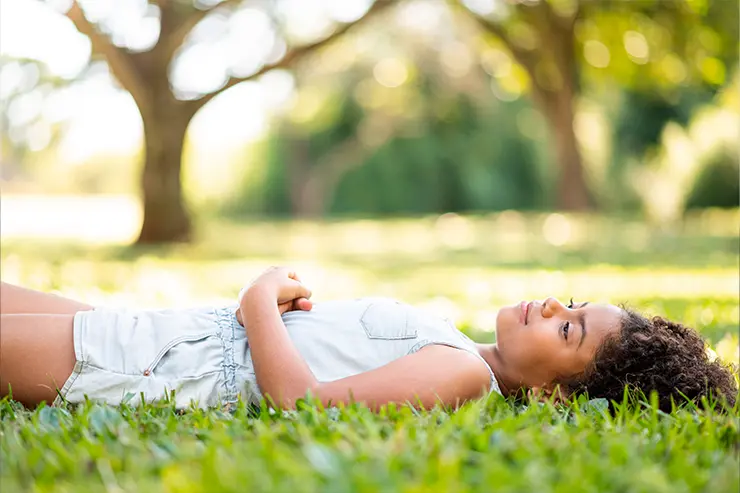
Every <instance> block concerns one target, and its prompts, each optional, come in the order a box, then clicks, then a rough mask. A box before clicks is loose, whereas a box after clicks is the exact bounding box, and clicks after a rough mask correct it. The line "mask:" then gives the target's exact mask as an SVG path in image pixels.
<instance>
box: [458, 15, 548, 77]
mask: <svg viewBox="0 0 740 493" xmlns="http://www.w3.org/2000/svg"><path fill="white" fill-rule="evenodd" d="M463 8H465V7H463ZM470 16H471V17H472V18H473V19H474V20H475V21H476V22H477V23H478V26H480V27H481V28H483V30H484V31H488V32H490V33H491V34H493V35H494V36H496V37H497V38H499V39H500V40H501V41H502V42H503V43H504V44H505V45H506V47H507V48H508V49H509V51H510V52H511V54H512V55H513V56H514V59H516V61H517V62H519V64H521V66H522V67H524V69H525V70H526V71H527V73H528V74H529V76H530V78H531V79H532V80H533V81H534V79H535V70H536V68H537V62H538V58H537V55H535V54H534V53H531V52H529V51H527V50H525V49H524V48H522V47H520V46H519V45H517V44H516V43H515V42H514V40H512V39H511V36H509V33H507V32H506V30H505V29H504V27H503V26H502V25H500V24H497V23H496V22H494V21H492V20H489V19H486V18H484V17H481V16H479V15H478V14H476V13H474V12H470Z"/></svg>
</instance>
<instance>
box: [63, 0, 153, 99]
mask: <svg viewBox="0 0 740 493" xmlns="http://www.w3.org/2000/svg"><path fill="white" fill-rule="evenodd" d="M66 15H67V17H68V18H69V19H70V20H71V21H72V22H73V23H74V25H75V27H76V28H77V30H78V31H79V32H80V33H82V34H84V35H85V36H87V37H88V39H90V44H91V45H92V51H93V53H94V54H98V55H100V56H102V57H104V58H105V60H106V62H108V67H110V70H111V72H112V73H113V76H114V77H115V78H116V79H118V82H120V83H121V86H123V88H124V89H125V90H127V91H128V92H129V93H131V96H132V97H133V98H134V101H136V104H137V105H138V106H139V108H140V109H143V108H145V107H146V106H147V105H148V104H149V101H147V99H148V98H147V97H146V91H145V90H144V85H143V84H142V83H141V80H140V78H139V75H138V74H137V71H136V67H135V65H134V61H133V58H132V56H131V54H130V53H127V52H126V51H125V50H124V49H122V48H118V47H117V46H115V45H114V44H113V43H111V41H110V40H109V39H108V37H107V36H105V35H103V34H101V33H100V32H98V30H97V29H95V26H93V25H92V23H90V21H88V20H87V17H85V14H84V12H83V11H82V9H81V8H80V6H79V4H78V3H77V2H76V1H73V2H72V6H71V7H70V9H69V10H68V11H67V14H66Z"/></svg>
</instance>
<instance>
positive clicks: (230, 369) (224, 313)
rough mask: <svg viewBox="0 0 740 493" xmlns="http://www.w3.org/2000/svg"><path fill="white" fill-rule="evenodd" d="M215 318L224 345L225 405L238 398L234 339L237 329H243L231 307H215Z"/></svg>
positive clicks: (223, 399) (223, 400) (232, 402)
mask: <svg viewBox="0 0 740 493" xmlns="http://www.w3.org/2000/svg"><path fill="white" fill-rule="evenodd" d="M215 312H216V319H217V321H218V326H219V328H220V329H221V334H220V336H221V341H222V343H223V347H224V385H223V397H222V402H223V403H224V405H225V406H226V407H228V406H229V405H231V404H234V403H235V402H236V401H237V400H238V398H239V394H240V392H239V389H238V388H237V384H236V372H237V364H236V358H235V351H234V339H235V337H236V334H237V331H239V330H243V329H242V327H241V326H240V325H239V322H238V321H237V319H236V316H235V314H234V309H233V308H231V307H225V308H217V309H216V310H215Z"/></svg>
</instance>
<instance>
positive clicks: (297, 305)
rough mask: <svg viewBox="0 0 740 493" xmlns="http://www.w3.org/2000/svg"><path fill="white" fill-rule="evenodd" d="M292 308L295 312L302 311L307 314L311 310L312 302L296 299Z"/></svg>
mask: <svg viewBox="0 0 740 493" xmlns="http://www.w3.org/2000/svg"><path fill="white" fill-rule="evenodd" d="M293 307H294V309H295V310H303V311H306V312H308V311H311V308H313V302H311V300H308V299H306V298H298V299H297V300H294V301H293Z"/></svg>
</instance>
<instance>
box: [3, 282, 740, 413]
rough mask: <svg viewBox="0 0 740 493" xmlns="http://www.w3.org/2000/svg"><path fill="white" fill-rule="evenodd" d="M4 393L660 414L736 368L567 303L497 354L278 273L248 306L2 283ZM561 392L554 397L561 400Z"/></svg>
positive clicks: (510, 320) (505, 320) (247, 297)
mask: <svg viewBox="0 0 740 493" xmlns="http://www.w3.org/2000/svg"><path fill="white" fill-rule="evenodd" d="M0 296H1V301H2V303H1V304H0V307H1V309H2V337H0V386H1V387H2V395H3V396H5V395H7V394H8V393H9V392H12V397H13V398H14V399H15V400H18V401H20V402H22V403H23V404H25V405H27V406H35V405H37V404H39V403H41V402H43V401H46V402H52V401H54V402H55V404H60V403H63V402H65V401H66V402H70V403H77V402H81V401H83V400H84V399H85V396H88V397H89V398H90V399H93V400H99V401H104V402H107V403H110V404H114V405H115V404H118V403H120V402H121V400H122V398H123V397H124V396H125V395H126V394H127V393H133V394H134V395H135V397H134V401H133V402H137V401H138V400H139V398H140V395H141V394H142V393H143V395H144V398H145V399H146V400H156V399H160V398H163V397H164V396H165V393H166V392H168V391H171V390H176V393H175V404H176V406H177V407H179V408H186V407H188V406H189V405H190V404H191V402H195V403H196V404H197V405H198V406H200V407H210V406H218V405H227V404H229V403H233V402H235V401H237V400H238V399H239V398H242V399H243V400H245V401H247V402H248V403H251V404H255V405H259V404H260V402H261V400H262V398H263V397H265V398H267V399H268V401H271V402H273V403H274V404H275V405H276V406H279V407H282V408H286V409H289V408H292V407H294V406H295V403H296V400H297V399H299V398H302V397H304V396H306V394H307V393H310V394H311V395H312V396H314V397H315V398H317V399H320V400H321V402H323V403H324V404H325V405H336V404H338V403H347V402H350V401H353V400H354V401H357V402H363V403H365V404H367V405H368V406H370V407H372V408H374V409H377V408H378V407H379V406H381V405H383V404H386V403H390V402H396V403H407V402H410V403H412V404H414V405H417V406H418V405H421V406H423V407H425V408H429V407H432V406H434V405H435V404H437V403H443V404H445V405H449V406H457V405H459V404H460V403H462V402H465V401H468V400H471V399H476V398H478V397H481V396H484V395H486V394H487V393H489V392H500V393H502V394H503V395H518V394H520V393H523V392H533V393H535V394H536V395H540V396H551V397H552V398H554V399H557V398H562V397H564V396H570V395H572V394H577V393H582V392H588V394H589V396H590V397H591V398H596V397H603V398H606V399H608V400H610V401H611V400H616V401H620V400H621V398H622V396H623V392H624V386H625V384H629V385H631V386H633V387H634V388H636V389H638V390H641V391H643V392H644V393H645V394H648V393H649V392H651V391H653V390H654V391H657V393H658V398H659V405H660V408H661V409H662V410H664V411H670V410H671V401H672V400H675V402H676V403H681V402H685V400H686V398H688V399H690V400H692V401H694V402H696V403H701V401H702V398H703V397H708V398H711V396H714V397H719V398H720V399H725V400H726V402H727V403H728V404H729V405H730V406H732V405H734V402H735V398H736V395H737V384H736V381H735V379H734V376H733V374H732V372H731V368H730V367H727V366H723V365H722V364H721V363H720V362H719V361H714V362H710V361H709V360H708V358H707V354H706V348H705V344H704V342H703V341H702V339H701V338H700V337H699V335H698V334H697V333H696V332H695V331H694V330H692V329H690V328H687V327H684V326H683V325H680V324H677V323H673V322H670V321H668V320H665V319H663V318H660V317H655V318H652V319H647V318H644V317H642V316H641V315H638V314H636V313H634V312H631V311H628V310H624V309H621V308H618V307H616V306H613V305H599V304H590V303H588V302H583V303H573V302H572V301H571V302H570V303H569V304H568V305H563V304H562V303H561V302H560V301H558V300H556V299H554V298H548V299H546V300H545V301H542V302H540V301H532V302H529V303H526V302H522V303H520V304H518V305H515V306H511V307H507V308H503V309H501V311H500V312H499V313H498V316H497V320H496V343H495V344H476V343H475V342H473V341H472V340H470V339H469V338H468V337H466V336H465V335H464V334H462V333H461V332H460V331H458V330H457V329H456V328H455V326H454V325H453V324H452V323H451V322H450V321H448V320H446V319H441V318H437V317H435V316H433V315H431V314H429V313H427V312H425V311H423V310H420V309H416V308H413V307H411V306H409V305H405V304H402V303H399V302H396V301H394V300H390V299H384V298H365V299H355V300H350V301H330V302H325V303H317V304H315V305H314V304H313V303H312V302H311V301H310V300H309V298H310V297H311V292H310V291H309V290H308V289H307V288H306V287H305V286H304V285H303V284H302V283H301V282H300V280H299V279H298V277H297V276H296V274H295V273H294V272H292V271H291V270H288V269H286V268H272V269H269V270H268V271H266V272H265V273H264V274H262V275H261V276H260V277H259V278H257V279H256V280H255V281H254V282H253V283H252V284H251V285H250V286H249V287H248V288H246V289H244V290H242V292H241V293H240V295H239V304H238V307H232V308H204V309H191V310H157V311H141V310H129V309H104V308H94V307H92V306H89V305H86V304H83V303H79V302H76V301H72V300H68V299H66V298H61V297H58V296H55V295H50V294H45V293H40V292H36V291H31V290H27V289H24V288H20V287H16V286H12V285H9V284H5V283H3V284H2V292H1V293H0ZM554 393H555V395H553V394H554Z"/></svg>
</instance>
